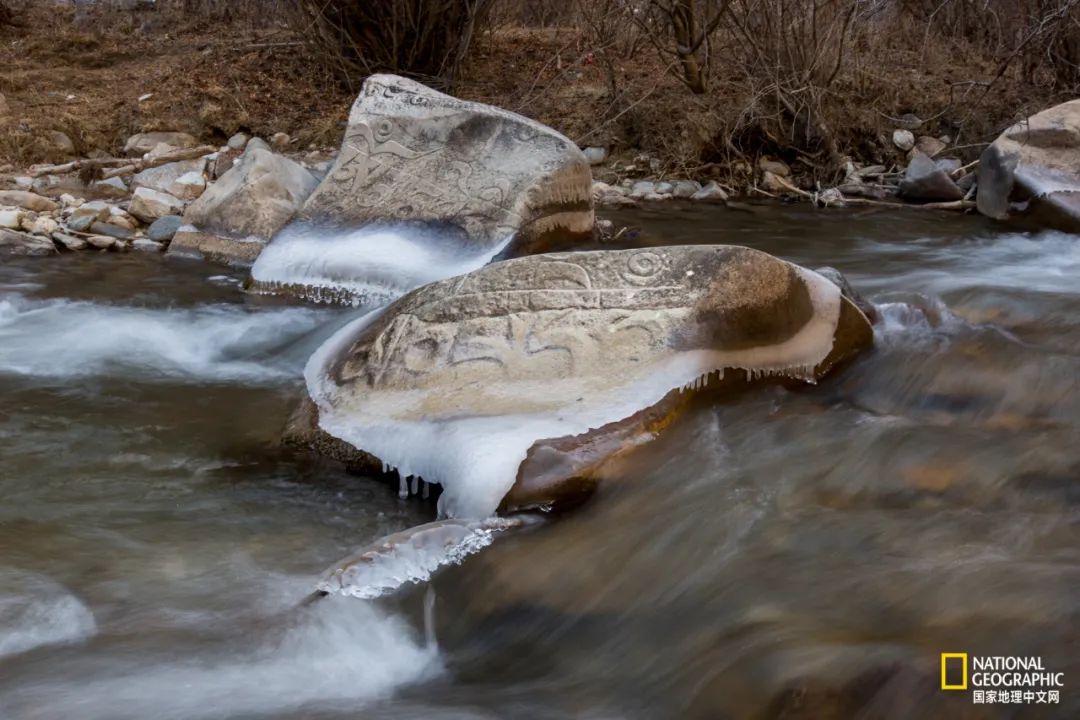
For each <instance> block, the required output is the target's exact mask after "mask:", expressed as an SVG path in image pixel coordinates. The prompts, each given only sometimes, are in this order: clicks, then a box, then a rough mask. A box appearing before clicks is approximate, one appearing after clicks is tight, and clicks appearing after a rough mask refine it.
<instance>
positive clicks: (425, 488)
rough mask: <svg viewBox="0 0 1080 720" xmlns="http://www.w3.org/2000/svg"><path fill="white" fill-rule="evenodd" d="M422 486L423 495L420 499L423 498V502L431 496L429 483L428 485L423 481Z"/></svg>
mask: <svg viewBox="0 0 1080 720" xmlns="http://www.w3.org/2000/svg"><path fill="white" fill-rule="evenodd" d="M423 486H424V494H423V496H422V497H423V498H424V499H425V500H427V499H428V496H429V495H430V494H431V483H429V482H426V481H425V482H424V483H423Z"/></svg>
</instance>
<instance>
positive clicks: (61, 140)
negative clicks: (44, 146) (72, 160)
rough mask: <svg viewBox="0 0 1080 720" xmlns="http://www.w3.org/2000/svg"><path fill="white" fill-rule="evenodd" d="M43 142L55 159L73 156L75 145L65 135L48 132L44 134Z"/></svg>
mask: <svg viewBox="0 0 1080 720" xmlns="http://www.w3.org/2000/svg"><path fill="white" fill-rule="evenodd" d="M45 141H46V142H47V143H48V144H49V148H50V150H51V151H52V154H53V155H54V156H55V157H61V158H66V157H71V156H72V155H74V154H75V143H74V142H72V141H71V138H69V137H68V136H67V134H66V133H62V132H60V131H59V130H49V131H48V132H46V133H45Z"/></svg>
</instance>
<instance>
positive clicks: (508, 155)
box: [253, 75, 593, 292]
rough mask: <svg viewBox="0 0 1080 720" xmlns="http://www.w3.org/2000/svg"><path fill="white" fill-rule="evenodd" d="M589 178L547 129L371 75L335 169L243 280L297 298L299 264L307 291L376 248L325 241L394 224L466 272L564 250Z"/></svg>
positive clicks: (588, 213)
mask: <svg viewBox="0 0 1080 720" xmlns="http://www.w3.org/2000/svg"><path fill="white" fill-rule="evenodd" d="M591 181H592V176H591V171H590V169H589V163H588V160H586V158H585V156H584V154H583V153H582V152H581V150H580V149H579V148H578V147H577V146H576V145H575V144H574V143H573V142H571V141H570V140H568V139H567V138H566V137H564V136H562V135H560V134H559V133H557V132H555V131H554V130H552V129H551V128H548V127H546V126H544V125H541V124H540V123H537V122H535V121H533V120H530V119H528V118H525V117H522V116H521V115H517V114H515V113H512V112H508V111H506V110H502V109H499V108H496V107H491V106H489V105H484V104H481V103H475V102H467V101H464V100H458V99H456V98H453V97H450V96H448V95H444V94H442V93H440V92H436V91H435V90H432V89H431V88H429V87H426V86H424V85H421V84H419V83H416V82H414V81H412V80H407V79H405V78H401V77H397V76H395V75H372V76H371V77H369V78H368V79H367V80H366V81H365V82H364V86H363V88H362V89H361V91H360V95H359V97H357V99H356V102H355V103H354V104H353V107H352V111H351V113H350V115H349V123H348V127H347V129H346V131H345V138H344V140H343V141H342V144H341V151H340V153H339V154H338V156H337V159H336V161H335V162H334V165H333V167H332V168H331V169H330V171H329V172H328V173H327V175H326V177H325V178H324V179H323V181H322V182H321V183H320V184H319V186H318V188H316V190H315V192H314V193H312V194H311V196H310V197H309V198H308V199H307V202H306V203H305V205H304V207H303V209H302V210H301V212H300V213H299V216H298V219H297V220H295V221H294V222H293V223H292V225H290V226H289V227H287V228H285V230H283V231H282V232H281V233H279V234H278V235H277V236H276V237H275V238H274V239H273V241H272V242H271V244H270V248H269V249H268V251H267V253H266V255H267V261H266V262H260V263H259V264H258V265H257V266H256V268H255V272H254V273H253V277H254V280H255V283H256V285H257V286H261V287H262V288H263V289H267V290H276V289H281V288H282V287H284V288H285V289H287V290H290V291H294V292H295V291H296V287H295V286H298V285H304V284H305V279H304V277H303V275H304V272H305V271H304V270H303V269H302V268H300V269H298V268H297V263H296V259H297V258H298V257H301V256H302V257H304V258H305V260H304V262H305V263H309V264H310V265H311V266H313V267H317V268H318V270H317V271H314V270H313V271H312V273H311V275H312V276H313V277H312V278H311V280H310V284H313V285H319V284H320V283H322V284H323V285H324V286H325V285H330V284H335V283H338V282H340V278H341V276H342V275H357V274H359V275H363V274H364V273H365V270H364V267H363V257H362V256H363V255H365V254H373V253H377V252H378V248H373V247H369V246H365V245H364V244H363V243H362V242H359V241H358V242H357V243H355V244H352V245H342V244H340V243H337V242H334V241H333V240H331V238H333V237H335V236H340V235H341V234H342V232H347V231H354V230H355V229H356V228H359V227H362V226H366V225H374V226H378V227H383V228H385V227H391V228H393V227H400V228H402V229H401V232H402V233H403V234H405V235H407V236H408V235H410V232H411V231H410V228H418V229H420V230H421V232H420V233H418V234H419V235H423V237H421V238H419V240H417V242H418V243H419V244H421V245H425V244H431V243H440V242H441V243H442V244H443V245H448V246H450V247H451V249H452V250H453V251H454V252H455V253H456V254H457V256H458V257H460V258H473V260H474V262H472V264H471V265H469V266H468V268H467V269H472V268H474V267H479V266H480V265H483V264H484V263H486V262H488V261H489V260H490V259H491V258H492V257H493V256H495V255H497V254H498V255H501V256H503V257H509V256H517V255H524V254H530V253H535V252H544V251H546V250H551V249H570V248H572V247H574V246H575V244H576V243H578V242H580V241H581V240H585V239H589V238H591V235H592V229H593V208H592V194H591ZM433 230H434V231H435V232H432V231H433ZM440 232H441V234H442V238H441V239H440ZM313 237H315V239H314V240H313V239H312V238H313ZM322 239H327V242H325V243H323V244H322V250H320V249H319V247H320V245H319V241H320V240H322ZM429 249H430V248H429ZM443 249H445V248H443ZM441 250H442V249H440V252H441ZM335 253H340V254H341V257H334V254H335ZM312 255H319V257H318V258H313V259H309V258H311V256H312ZM357 256H361V257H359V258H358V257H357ZM279 257H280V258H286V257H288V258H292V259H293V263H292V265H291V266H290V267H286V265H285V263H284V262H281V263H279V262H278V258H279ZM439 264H446V265H447V266H448V267H455V265H454V263H439ZM277 266H280V267H277ZM335 266H337V267H335ZM342 267H344V268H346V269H345V270H342V269H341V268H342ZM449 274H453V273H449V272H448V273H447V274H446V275H442V276H441V277H446V276H447V275H449ZM327 278H330V279H329V280H328V281H326V282H324V281H325V280H326V279H327ZM350 280H351V281H352V282H350V283H347V284H351V285H356V284H362V283H363V282H364V281H365V278H363V277H359V278H355V277H354V278H350ZM343 284H345V283H343ZM406 289H407V288H406Z"/></svg>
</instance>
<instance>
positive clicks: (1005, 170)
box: [975, 100, 1080, 233]
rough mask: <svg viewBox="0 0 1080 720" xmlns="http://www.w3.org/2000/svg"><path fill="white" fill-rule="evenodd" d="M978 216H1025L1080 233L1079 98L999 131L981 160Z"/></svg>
mask: <svg viewBox="0 0 1080 720" xmlns="http://www.w3.org/2000/svg"><path fill="white" fill-rule="evenodd" d="M977 184H978V192H977V193H976V195H975V198H976V204H977V205H978V208H979V212H981V213H982V214H983V215H986V216H988V217H992V218H995V219H998V220H1005V219H1008V218H1010V217H1012V216H1018V215H1024V216H1026V217H1028V218H1029V219H1031V220H1032V221H1034V222H1036V223H1038V224H1041V225H1044V226H1046V227H1051V228H1056V229H1058V230H1064V231H1065V232H1071V233H1076V232H1080V100H1071V101H1069V102H1066V103H1062V104H1061V105H1056V106H1054V107H1052V108H1049V109H1047V110H1043V111H1042V112H1040V113H1037V114H1035V115H1032V116H1031V117H1029V118H1028V119H1027V120H1024V121H1022V122H1019V123H1017V124H1016V125H1013V126H1012V127H1010V128H1009V129H1008V130H1006V131H1005V132H1003V133H1002V134H1001V135H1000V136H999V137H998V138H997V139H996V140H995V141H994V142H993V143H992V144H991V145H990V146H989V147H988V148H986V150H984V151H983V154H982V156H981V157H980V158H979V171H978V181H977Z"/></svg>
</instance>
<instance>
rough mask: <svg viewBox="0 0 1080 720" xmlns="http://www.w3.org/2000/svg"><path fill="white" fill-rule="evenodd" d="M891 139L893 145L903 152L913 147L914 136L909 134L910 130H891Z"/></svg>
mask: <svg viewBox="0 0 1080 720" xmlns="http://www.w3.org/2000/svg"><path fill="white" fill-rule="evenodd" d="M892 141H893V145H895V146H896V147H898V148H899V149H901V150H903V151H904V152H907V151H908V150H910V149H912V148H913V147H915V136H914V135H912V134H911V131H910V130H893V134H892Z"/></svg>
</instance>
